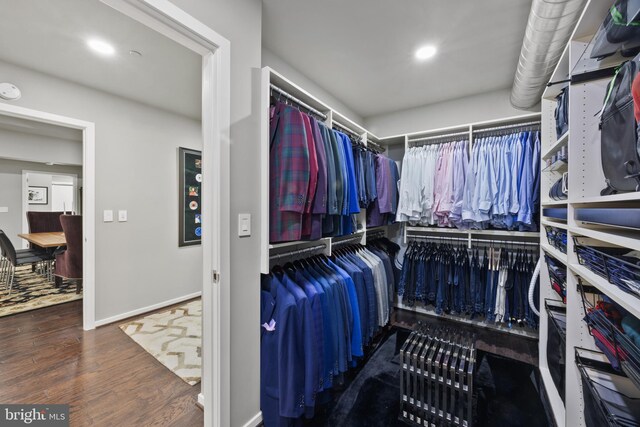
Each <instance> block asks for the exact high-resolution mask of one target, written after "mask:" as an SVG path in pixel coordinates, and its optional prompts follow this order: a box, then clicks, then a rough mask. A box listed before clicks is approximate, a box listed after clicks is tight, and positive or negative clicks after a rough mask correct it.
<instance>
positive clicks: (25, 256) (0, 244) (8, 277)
mask: <svg viewBox="0 0 640 427" xmlns="http://www.w3.org/2000/svg"><path fill="white" fill-rule="evenodd" d="M0 251H1V252H2V260H1V261H0V262H1V264H0V266H1V268H0V281H2V282H4V283H5V285H6V286H7V288H9V295H11V288H12V287H13V281H14V279H15V274H16V267H19V266H21V265H29V264H34V263H37V262H41V261H50V260H52V259H53V257H52V256H51V255H49V254H47V253H42V252H37V251H34V250H32V249H21V250H18V251H17V250H16V248H15V247H14V246H13V243H11V240H10V239H9V237H8V236H7V235H6V234H5V233H4V232H3V231H2V230H0Z"/></svg>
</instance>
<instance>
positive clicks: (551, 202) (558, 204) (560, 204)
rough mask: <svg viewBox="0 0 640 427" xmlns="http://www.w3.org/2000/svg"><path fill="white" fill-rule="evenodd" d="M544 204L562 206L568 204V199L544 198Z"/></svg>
mask: <svg viewBox="0 0 640 427" xmlns="http://www.w3.org/2000/svg"><path fill="white" fill-rule="evenodd" d="M541 204H542V206H562V205H566V204H567V201H566V200H543V201H542V202H541Z"/></svg>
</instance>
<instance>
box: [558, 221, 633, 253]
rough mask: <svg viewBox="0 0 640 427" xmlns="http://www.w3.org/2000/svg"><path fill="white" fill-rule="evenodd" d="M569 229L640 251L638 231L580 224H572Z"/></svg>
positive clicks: (577, 233)
mask: <svg viewBox="0 0 640 427" xmlns="http://www.w3.org/2000/svg"><path fill="white" fill-rule="evenodd" d="M569 231H570V232H571V234H573V235H581V236H585V237H591V238H592V239H596V240H600V241H602V242H605V243H611V244H612V245H616V246H621V247H623V248H628V249H629V250H636V251H640V232H637V231H631V230H626V229H618V228H613V227H606V228H599V229H595V228H587V227H580V226H578V227H574V226H571V227H569Z"/></svg>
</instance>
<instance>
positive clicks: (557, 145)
mask: <svg viewBox="0 0 640 427" xmlns="http://www.w3.org/2000/svg"><path fill="white" fill-rule="evenodd" d="M568 142H569V131H566V132H565V133H564V135H562V136H561V137H560V138H558V140H557V141H556V142H554V143H553V144H552V145H551V147H549V148H548V149H547V150H545V151H544V152H543V153H542V160H547V159H548V158H550V157H552V156H553V155H554V154H555V153H556V152H557V151H558V150H559V149H561V148H562V147H566V146H567V143H568Z"/></svg>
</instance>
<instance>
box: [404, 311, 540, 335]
mask: <svg viewBox="0 0 640 427" xmlns="http://www.w3.org/2000/svg"><path fill="white" fill-rule="evenodd" d="M394 307H395V308H399V309H401V310H408V311H413V312H415V313H421V314H426V315H427V316H431V317H436V318H438V319H446V320H452V321H454V322H458V323H465V324H467V325H473V326H478V327H481V328H486V329H491V330H493V331H498V332H502V333H505V334H511V335H518V336H521V337H527V338H531V339H538V333H537V332H536V331H534V330H531V329H528V328H521V327H520V326H514V327H513V328H509V327H508V326H507V325H503V324H495V323H487V322H484V321H480V320H471V319H468V318H466V317H462V316H453V315H450V314H436V312H435V311H433V310H428V309H426V308H424V307H416V306H413V307H409V306H406V305H404V304H402V303H401V302H396V303H395V305H394Z"/></svg>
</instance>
